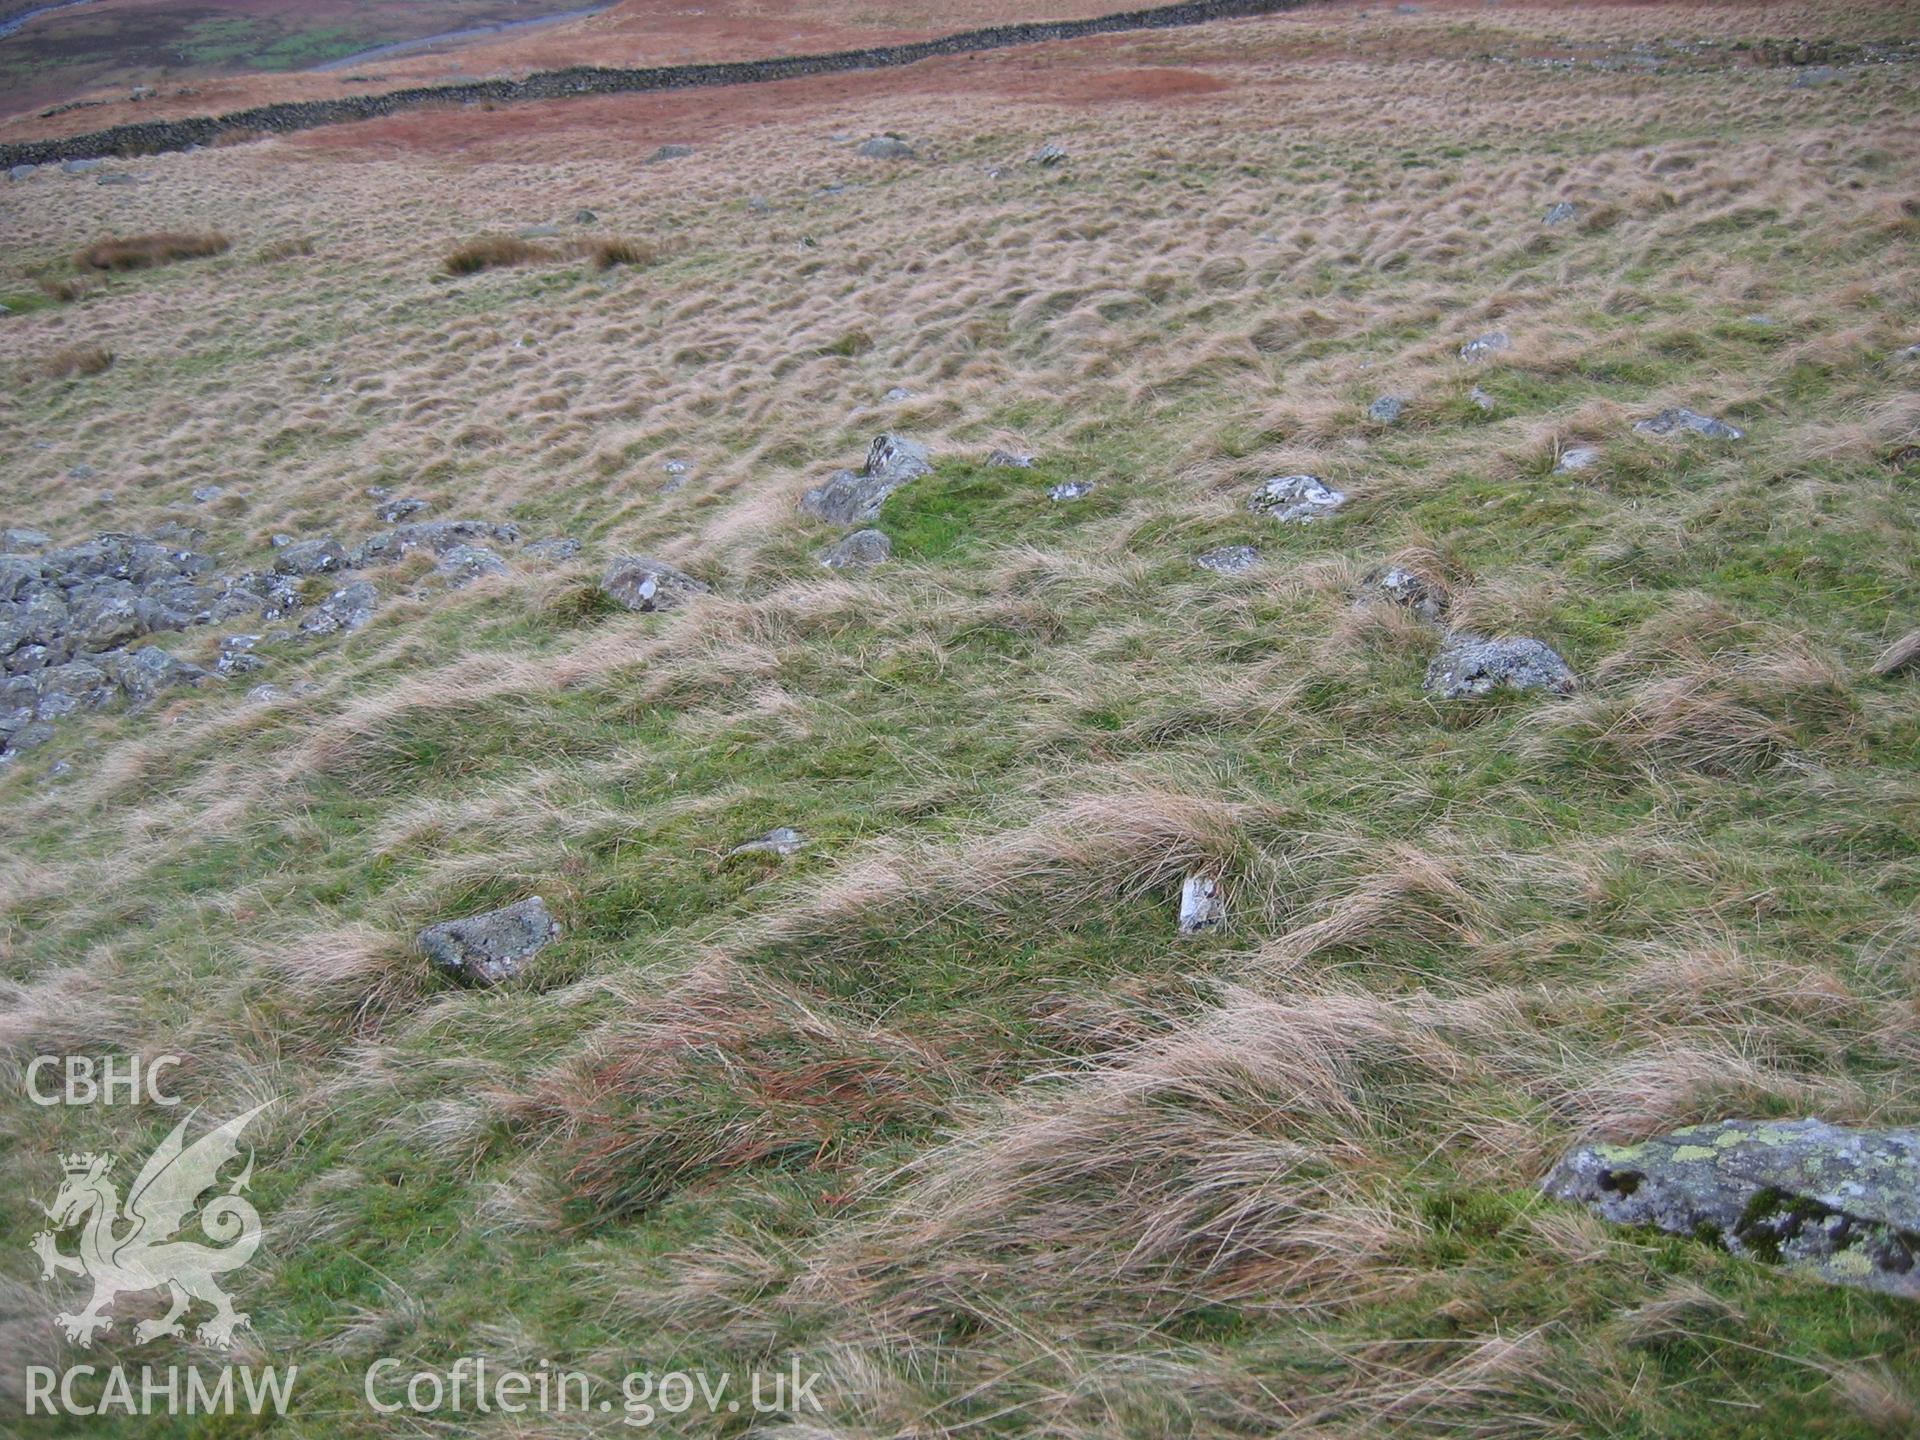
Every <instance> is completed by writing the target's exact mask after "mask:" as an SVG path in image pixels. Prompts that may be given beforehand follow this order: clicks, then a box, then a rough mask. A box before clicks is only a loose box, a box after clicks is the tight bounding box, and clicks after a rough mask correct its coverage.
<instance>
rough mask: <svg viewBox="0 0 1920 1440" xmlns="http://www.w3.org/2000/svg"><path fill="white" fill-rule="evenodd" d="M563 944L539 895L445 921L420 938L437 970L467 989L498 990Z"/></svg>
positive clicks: (425, 931)
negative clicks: (541, 955)
mask: <svg viewBox="0 0 1920 1440" xmlns="http://www.w3.org/2000/svg"><path fill="white" fill-rule="evenodd" d="M559 938H560V926H559V923H558V922H557V921H555V920H554V918H553V916H552V914H551V913H550V912H549V911H548V910H547V905H546V902H545V901H544V900H542V899H541V898H540V897H539V896H538V895H535V896H533V897H532V898H531V899H527V900H522V901H520V902H519V903H517V904H514V905H508V906H505V907H503V908H501V909H499V910H489V911H487V912H486V913H485V914H484V915H472V916H469V917H468V918H466V919H464V920H447V921H443V922H442V923H440V924H438V925H429V926H428V927H427V928H426V929H424V930H422V931H421V932H420V939H419V943H420V949H421V951H422V952H423V953H424V954H425V955H426V957H427V959H428V960H430V961H431V962H432V963H433V965H434V967H435V968H436V969H438V970H440V971H441V972H442V973H444V974H446V975H450V976H452V977H453V978H454V979H456V980H458V981H460V982H461V983H462V984H465V985H478V986H486V985H498V984H500V983H501V982H502V981H506V980H512V979H514V978H515V977H517V976H518V975H520V974H521V972H522V971H523V970H525V968H526V965H527V962H528V961H529V960H531V959H533V957H534V956H535V955H538V954H539V953H540V952H541V951H542V950H544V949H546V948H547V946H549V945H551V944H552V943H553V942H554V941H555V940H557V939H559Z"/></svg>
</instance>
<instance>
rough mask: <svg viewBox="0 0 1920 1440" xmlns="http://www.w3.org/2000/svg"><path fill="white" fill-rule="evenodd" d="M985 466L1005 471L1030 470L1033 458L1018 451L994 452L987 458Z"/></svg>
mask: <svg viewBox="0 0 1920 1440" xmlns="http://www.w3.org/2000/svg"><path fill="white" fill-rule="evenodd" d="M987 464H989V465H995V466H999V467H1000V468H1002V469H1006V470H1031V469H1032V468H1033V456H1031V455H1029V454H1027V453H1026V452H1024V451H1020V450H995V451H993V452H992V453H991V454H989V455H988V456H987Z"/></svg>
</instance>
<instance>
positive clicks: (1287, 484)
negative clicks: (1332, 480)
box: [1247, 475, 1347, 525]
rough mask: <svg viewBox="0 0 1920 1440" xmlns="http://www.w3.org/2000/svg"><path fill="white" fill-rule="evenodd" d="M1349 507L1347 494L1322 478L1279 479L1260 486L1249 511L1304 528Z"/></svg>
mask: <svg viewBox="0 0 1920 1440" xmlns="http://www.w3.org/2000/svg"><path fill="white" fill-rule="evenodd" d="M1346 503H1347V497H1346V495H1345V493H1344V492H1342V491H1339V490H1335V489H1334V488H1333V487H1332V486H1331V485H1329V484H1327V482H1326V481H1324V480H1322V479H1321V478H1320V477H1319V476H1318V475H1275V476H1274V477H1273V478H1272V479H1270V480H1263V481H1261V482H1260V486H1259V488H1258V489H1256V490H1255V491H1254V492H1253V494H1252V496H1251V497H1249V499H1248V500H1247V508H1248V509H1249V510H1251V511H1253V513H1254V514H1256V515H1265V516H1268V517H1269V518H1271V519H1274V520H1278V521H1280V522H1282V523H1283V524H1288V525H1304V524H1306V523H1307V521H1309V520H1317V519H1319V518H1320V517H1321V516H1322V515H1331V514H1332V513H1333V512H1334V511H1336V510H1338V509H1339V508H1340V507H1341V506H1342V505H1344V504H1346Z"/></svg>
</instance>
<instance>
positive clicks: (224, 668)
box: [213, 635, 267, 675]
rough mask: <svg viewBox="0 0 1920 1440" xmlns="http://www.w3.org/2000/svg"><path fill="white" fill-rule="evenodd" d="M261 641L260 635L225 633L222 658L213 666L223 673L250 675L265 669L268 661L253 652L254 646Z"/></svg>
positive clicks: (221, 649) (222, 643) (222, 641)
mask: <svg viewBox="0 0 1920 1440" xmlns="http://www.w3.org/2000/svg"><path fill="white" fill-rule="evenodd" d="M259 643H260V637H259V636H258V635H223V636H221V637H220V658H219V659H218V660H216V661H214V663H213V668H214V669H215V670H216V671H218V672H219V673H220V674H222V675H250V674H252V673H253V672H254V671H256V670H264V669H266V667H267V662H266V661H264V660H262V659H261V658H260V657H259V656H258V655H256V654H254V653H253V647H254V646H256V645H258V644H259Z"/></svg>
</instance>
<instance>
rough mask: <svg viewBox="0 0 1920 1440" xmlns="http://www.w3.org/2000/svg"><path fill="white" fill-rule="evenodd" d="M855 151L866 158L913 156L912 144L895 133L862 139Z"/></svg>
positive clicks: (909, 157) (895, 158)
mask: <svg viewBox="0 0 1920 1440" xmlns="http://www.w3.org/2000/svg"><path fill="white" fill-rule="evenodd" d="M855 153H856V154H859V155H861V156H863V157H865V158H866V159H868V160H911V159H913V157H914V149H913V146H911V145H909V144H908V143H907V142H906V141H904V140H902V139H901V138H900V137H899V136H897V135H876V136H874V138H873V139H871V140H865V141H862V142H861V144H860V148H859V150H858V151H856V152H855Z"/></svg>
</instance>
